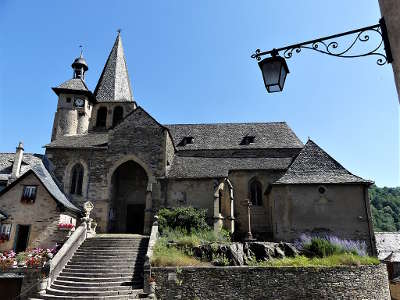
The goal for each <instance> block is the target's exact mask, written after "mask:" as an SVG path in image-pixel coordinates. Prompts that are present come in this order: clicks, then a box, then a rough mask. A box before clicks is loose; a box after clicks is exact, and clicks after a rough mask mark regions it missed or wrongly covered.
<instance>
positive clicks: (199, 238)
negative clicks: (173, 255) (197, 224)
mask: <svg viewBox="0 0 400 300" xmlns="http://www.w3.org/2000/svg"><path fill="white" fill-rule="evenodd" d="M162 238H164V239H166V240H167V241H173V242H174V243H176V245H177V247H178V248H193V247H197V246H200V245H202V244H206V243H230V241H231V239H230V236H229V233H228V232H226V231H221V232H215V231H214V230H200V231H196V230H192V231H191V232H187V231H186V230H184V229H174V230H172V229H165V230H164V231H163V233H162Z"/></svg>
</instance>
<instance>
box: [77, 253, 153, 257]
mask: <svg viewBox="0 0 400 300" xmlns="http://www.w3.org/2000/svg"><path fill="white" fill-rule="evenodd" d="M140 255H143V256H144V255H146V253H145V252H134V253H114V254H113V253H86V252H78V253H75V254H74V256H73V257H84V258H99V257H100V258H110V259H118V258H124V259H125V258H129V257H132V258H136V257H137V256H140Z"/></svg>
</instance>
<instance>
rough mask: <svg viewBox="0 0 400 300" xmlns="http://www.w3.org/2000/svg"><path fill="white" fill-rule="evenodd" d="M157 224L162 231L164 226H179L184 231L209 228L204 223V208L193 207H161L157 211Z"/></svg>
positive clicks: (174, 227)
mask: <svg viewBox="0 0 400 300" xmlns="http://www.w3.org/2000/svg"><path fill="white" fill-rule="evenodd" d="M158 225H159V230H160V232H161V233H162V232H163V231H164V230H165V229H166V228H171V229H177V228H181V229H184V230H186V232H192V231H193V230H196V231H204V230H209V229H210V227H209V226H208V225H207V223H206V210H205V209H196V208H194V207H191V206H189V207H177V208H173V209H167V208H163V209H160V210H159V212H158Z"/></svg>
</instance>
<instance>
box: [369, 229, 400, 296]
mask: <svg viewBox="0 0 400 300" xmlns="http://www.w3.org/2000/svg"><path fill="white" fill-rule="evenodd" d="M375 239H376V250H377V252H378V259H379V260H380V261H381V262H384V263H385V264H386V267H387V271H388V275H389V283H390V294H391V297H392V299H394V300H396V299H400V232H375Z"/></svg>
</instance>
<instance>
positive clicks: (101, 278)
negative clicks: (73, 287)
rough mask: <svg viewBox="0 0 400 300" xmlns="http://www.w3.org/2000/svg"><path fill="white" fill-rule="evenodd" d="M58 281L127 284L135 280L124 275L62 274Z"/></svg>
mask: <svg viewBox="0 0 400 300" xmlns="http://www.w3.org/2000/svg"><path fill="white" fill-rule="evenodd" d="M57 279H58V280H63V281H75V282H116V281H119V282H125V281H132V280H134V278H133V276H132V274H129V275H124V276H108V274H102V276H99V277H97V276H87V274H84V275H76V274H71V273H69V274H60V275H59V276H58V277H57Z"/></svg>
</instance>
